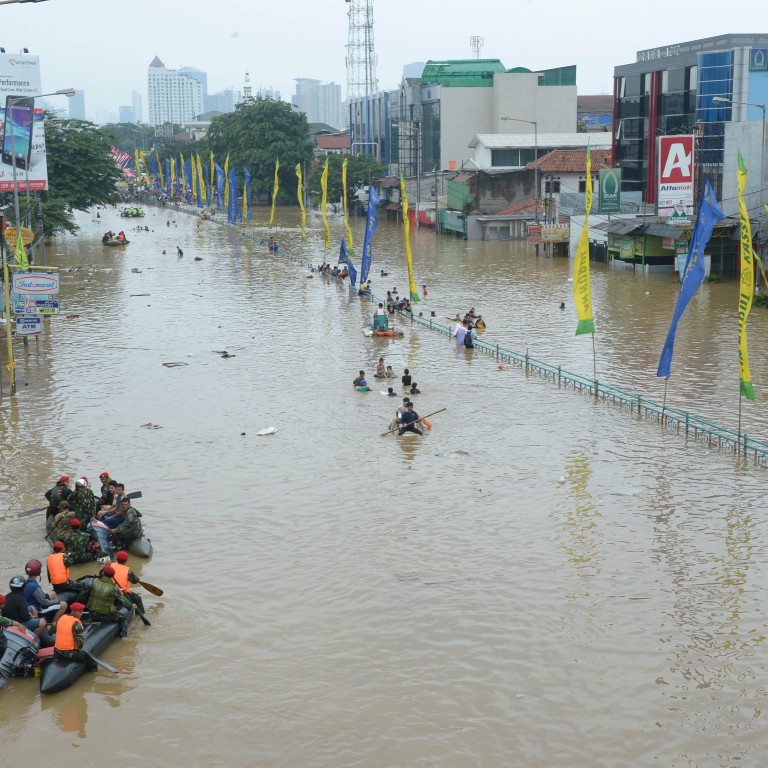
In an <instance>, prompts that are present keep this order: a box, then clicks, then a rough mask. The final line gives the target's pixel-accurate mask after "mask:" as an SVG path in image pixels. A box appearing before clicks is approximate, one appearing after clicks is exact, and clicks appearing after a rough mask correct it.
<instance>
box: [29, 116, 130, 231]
mask: <svg viewBox="0 0 768 768" xmlns="http://www.w3.org/2000/svg"><path fill="white" fill-rule="evenodd" d="M111 149H112V137H111V136H110V135H109V134H108V133H107V132H106V131H104V130H103V129H102V128H98V127H97V126H95V125H94V124H93V123H89V122H87V121H85V120H59V119H55V118H54V117H53V115H46V119H45V150H46V157H47V161H48V191H47V192H43V193H41V200H42V207H43V218H44V221H45V234H46V236H49V237H50V236H51V235H54V234H56V233H57V232H76V231H77V229H78V227H77V224H76V223H75V219H74V216H73V211H87V210H88V209H89V208H91V207H92V206H94V205H106V204H107V203H113V202H115V201H116V200H117V199H118V194H117V189H116V186H115V185H116V183H117V182H118V181H119V180H120V179H121V178H122V176H121V173H120V170H119V169H118V168H117V166H116V165H115V163H114V161H113V160H112V158H111V157H110V156H109V155H110V151H111Z"/></svg>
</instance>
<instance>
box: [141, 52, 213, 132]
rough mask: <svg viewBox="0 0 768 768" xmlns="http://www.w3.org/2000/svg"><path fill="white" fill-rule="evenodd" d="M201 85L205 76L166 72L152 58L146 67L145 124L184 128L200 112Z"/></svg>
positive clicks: (192, 72) (191, 71) (192, 71)
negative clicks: (146, 100) (147, 70)
mask: <svg viewBox="0 0 768 768" xmlns="http://www.w3.org/2000/svg"><path fill="white" fill-rule="evenodd" d="M203 82H205V83H206V86H205V87H206V89H207V75H206V74H205V72H201V71H200V70H197V69H193V68H192V67H185V70H184V71H182V70H176V69H167V68H166V66H165V64H163V62H162V61H160V59H159V58H158V57H157V56H155V58H154V59H152V63H151V64H150V65H149V73H148V79H147V93H148V97H149V124H150V125H163V124H164V123H176V124H178V125H184V123H186V122H187V121H189V120H191V119H192V118H193V117H194V116H195V115H199V114H201V113H202V112H203Z"/></svg>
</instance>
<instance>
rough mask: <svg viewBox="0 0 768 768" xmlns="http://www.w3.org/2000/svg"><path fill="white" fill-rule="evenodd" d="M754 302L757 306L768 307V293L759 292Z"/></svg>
mask: <svg viewBox="0 0 768 768" xmlns="http://www.w3.org/2000/svg"><path fill="white" fill-rule="evenodd" d="M753 303H754V305H755V306H756V307H768V293H758V294H757V295H756V296H755V298H754V302H753Z"/></svg>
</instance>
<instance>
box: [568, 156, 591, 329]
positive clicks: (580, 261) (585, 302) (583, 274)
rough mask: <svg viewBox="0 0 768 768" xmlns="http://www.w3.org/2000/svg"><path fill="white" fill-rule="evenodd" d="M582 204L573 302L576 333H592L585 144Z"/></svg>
mask: <svg viewBox="0 0 768 768" xmlns="http://www.w3.org/2000/svg"><path fill="white" fill-rule="evenodd" d="M585 197H586V203H585V205H584V226H583V227H582V228H581V235H580V236H579V244H578V246H577V248H576V258H575V259H574V260H573V302H574V304H575V305H576V312H577V313H578V316H579V324H578V325H577V326H576V335H577V336H579V335H581V334H582V333H594V332H595V322H594V320H593V319H592V288H591V286H590V283H589V212H590V211H591V210H592V154H591V153H590V151H589V146H587V184H586V195H585Z"/></svg>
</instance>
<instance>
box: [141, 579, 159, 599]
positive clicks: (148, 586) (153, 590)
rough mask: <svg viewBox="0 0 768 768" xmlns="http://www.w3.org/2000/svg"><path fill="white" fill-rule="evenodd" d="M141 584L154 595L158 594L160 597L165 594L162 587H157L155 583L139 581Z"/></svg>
mask: <svg viewBox="0 0 768 768" xmlns="http://www.w3.org/2000/svg"><path fill="white" fill-rule="evenodd" d="M139 584H141V586H142V587H144V589H146V590H147V592H151V593H152V594H153V595H157V596H158V597H162V596H163V590H162V589H160V587H156V586H155V585H154V584H150V583H149V582H148V581H139Z"/></svg>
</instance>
